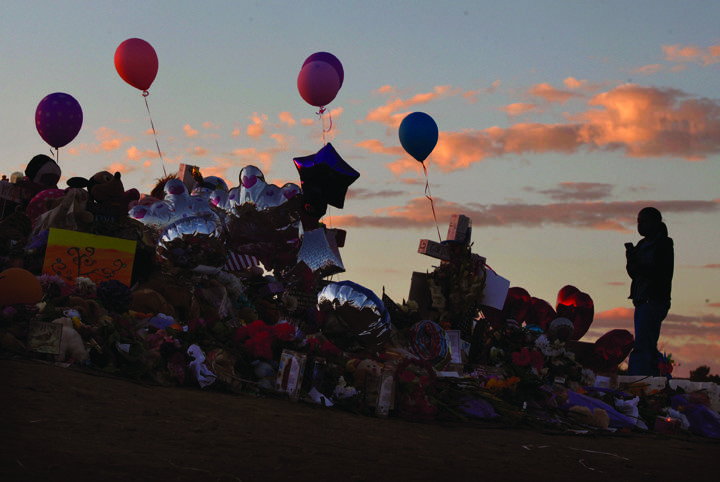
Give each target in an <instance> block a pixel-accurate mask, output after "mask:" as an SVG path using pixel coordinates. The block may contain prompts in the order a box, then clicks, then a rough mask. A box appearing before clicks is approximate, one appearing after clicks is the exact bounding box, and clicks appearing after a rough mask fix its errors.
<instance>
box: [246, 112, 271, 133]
mask: <svg viewBox="0 0 720 482" xmlns="http://www.w3.org/2000/svg"><path fill="white" fill-rule="evenodd" d="M267 119H268V117H267V115H265V114H260V115H258V113H257V112H255V113H254V114H253V115H252V116H250V120H251V121H252V122H251V124H250V125H248V126H247V129H246V131H245V133H246V134H247V135H248V136H249V137H252V138H253V139H257V138H258V137H260V136H261V135H263V133H264V132H265V128H264V126H263V124H264V123H265V122H266V121H267Z"/></svg>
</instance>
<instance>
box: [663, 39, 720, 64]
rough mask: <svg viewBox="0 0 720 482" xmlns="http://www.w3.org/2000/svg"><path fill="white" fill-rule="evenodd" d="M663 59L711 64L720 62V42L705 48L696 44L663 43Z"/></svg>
mask: <svg viewBox="0 0 720 482" xmlns="http://www.w3.org/2000/svg"><path fill="white" fill-rule="evenodd" d="M662 50H663V53H664V54H665V60H668V61H670V62H697V63H700V64H702V65H711V64H714V63H716V62H720V44H718V45H711V46H709V47H707V48H702V47H698V46H697V45H685V46H683V45H677V44H675V45H663V46H662Z"/></svg>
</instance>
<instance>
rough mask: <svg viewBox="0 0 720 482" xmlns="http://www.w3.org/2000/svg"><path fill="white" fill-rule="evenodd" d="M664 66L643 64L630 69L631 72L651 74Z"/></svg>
mask: <svg viewBox="0 0 720 482" xmlns="http://www.w3.org/2000/svg"><path fill="white" fill-rule="evenodd" d="M664 68H665V66H664V65H662V64H652V65H643V66H642V67H638V68H636V69H633V70H631V71H630V73H631V74H642V75H651V74H656V73H658V72H660V71H661V70H663V69H664Z"/></svg>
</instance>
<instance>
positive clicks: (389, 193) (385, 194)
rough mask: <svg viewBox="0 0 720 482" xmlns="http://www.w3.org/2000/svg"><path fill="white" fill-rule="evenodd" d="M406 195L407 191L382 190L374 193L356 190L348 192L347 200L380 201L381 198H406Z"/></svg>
mask: <svg viewBox="0 0 720 482" xmlns="http://www.w3.org/2000/svg"><path fill="white" fill-rule="evenodd" d="M406 194H407V193H406V192H405V191H399V190H397V189H381V190H379V191H374V190H371V189H363V188H356V189H350V190H349V191H348V193H347V196H346V199H356V200H362V199H380V198H389V197H397V196H404V195H406Z"/></svg>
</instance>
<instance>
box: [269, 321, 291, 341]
mask: <svg viewBox="0 0 720 482" xmlns="http://www.w3.org/2000/svg"><path fill="white" fill-rule="evenodd" d="M272 332H273V333H274V334H275V336H276V337H277V339H278V340H280V341H293V340H294V339H295V327H294V326H293V325H291V324H290V323H278V324H277V325H273V327H272Z"/></svg>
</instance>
